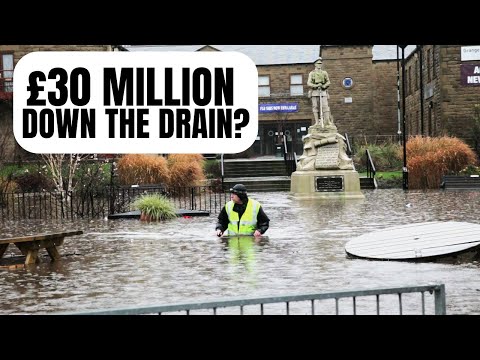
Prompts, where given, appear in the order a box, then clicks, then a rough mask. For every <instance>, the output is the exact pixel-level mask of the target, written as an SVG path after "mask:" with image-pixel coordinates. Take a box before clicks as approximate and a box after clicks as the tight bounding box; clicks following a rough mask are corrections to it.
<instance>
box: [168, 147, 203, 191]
mask: <svg viewBox="0 0 480 360" xmlns="http://www.w3.org/2000/svg"><path fill="white" fill-rule="evenodd" d="M204 163H205V159H204V157H203V156H202V155H201V154H171V155H169V156H168V160H167V165H168V170H169V175H170V177H169V179H168V186H169V187H188V186H198V185H199V184H201V182H202V181H204V180H205V174H204V172H203V165H204Z"/></svg>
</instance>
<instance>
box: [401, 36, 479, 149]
mask: <svg viewBox="0 0 480 360" xmlns="http://www.w3.org/2000/svg"><path fill="white" fill-rule="evenodd" d="M462 48H463V51H469V50H470V49H472V50H477V52H476V53H475V52H473V51H472V53H473V54H474V55H473V56H469V57H466V59H464V60H463V61H462ZM475 54H476V55H475ZM475 69H476V72H475ZM462 72H463V74H462ZM405 81H406V83H405V93H406V112H405V116H406V127H407V131H406V133H407V134H408V135H410V136H412V135H423V136H441V135H450V136H456V137H459V138H461V139H463V140H465V141H466V142H467V143H468V144H469V145H470V146H472V147H473V148H475V147H476V148H477V151H478V150H479V144H478V140H479V139H475V138H474V136H473V131H472V130H473V127H474V120H473V116H474V108H475V105H480V46H457V45H423V46H417V47H416V49H415V51H414V52H412V53H411V54H410V55H409V56H408V58H407V59H406V61H405Z"/></svg>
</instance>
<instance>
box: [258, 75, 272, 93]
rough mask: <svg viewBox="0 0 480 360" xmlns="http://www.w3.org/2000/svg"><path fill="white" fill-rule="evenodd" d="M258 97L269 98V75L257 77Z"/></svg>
mask: <svg viewBox="0 0 480 360" xmlns="http://www.w3.org/2000/svg"><path fill="white" fill-rule="evenodd" d="M258 96H261V97H269V96H270V75H259V76H258Z"/></svg>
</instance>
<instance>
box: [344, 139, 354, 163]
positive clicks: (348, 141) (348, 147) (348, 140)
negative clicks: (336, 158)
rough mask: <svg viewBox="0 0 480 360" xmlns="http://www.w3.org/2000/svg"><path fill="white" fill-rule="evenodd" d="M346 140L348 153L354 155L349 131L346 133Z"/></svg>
mask: <svg viewBox="0 0 480 360" xmlns="http://www.w3.org/2000/svg"><path fill="white" fill-rule="evenodd" d="M345 142H346V144H347V155H348V156H350V157H352V155H353V150H352V145H351V144H350V139H349V138H348V134H347V133H345Z"/></svg>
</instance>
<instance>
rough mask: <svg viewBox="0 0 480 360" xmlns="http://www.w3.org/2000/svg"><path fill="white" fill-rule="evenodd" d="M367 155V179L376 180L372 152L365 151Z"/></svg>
mask: <svg viewBox="0 0 480 360" xmlns="http://www.w3.org/2000/svg"><path fill="white" fill-rule="evenodd" d="M365 155H366V157H367V177H368V178H371V179H374V178H375V174H376V170H375V165H374V164H373V160H372V157H371V156H370V151H368V149H366V150H365Z"/></svg>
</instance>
